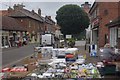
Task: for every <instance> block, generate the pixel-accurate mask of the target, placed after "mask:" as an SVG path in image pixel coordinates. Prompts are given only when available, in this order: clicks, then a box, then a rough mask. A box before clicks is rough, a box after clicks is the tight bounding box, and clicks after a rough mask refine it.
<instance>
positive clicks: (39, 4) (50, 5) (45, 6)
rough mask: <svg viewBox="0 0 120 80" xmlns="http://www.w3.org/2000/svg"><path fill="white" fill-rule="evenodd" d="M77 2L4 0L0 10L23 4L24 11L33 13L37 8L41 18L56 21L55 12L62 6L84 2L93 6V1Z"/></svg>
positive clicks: (0, 4)
mask: <svg viewBox="0 0 120 80" xmlns="http://www.w3.org/2000/svg"><path fill="white" fill-rule="evenodd" d="M79 1H80V2H78V1H74V2H72V1H70V2H68V1H66V2H57V1H54V2H52V1H51V2H48V1H46V2H43V1H34V2H30V1H29V2H27V1H22V2H18V1H16V2H13V0H8V1H7V2H5V0H4V2H2V3H0V6H1V8H0V10H1V9H3V10H4V9H7V8H8V7H9V6H11V7H13V5H14V4H18V3H19V4H21V3H23V4H24V5H25V8H26V9H28V10H30V11H31V10H32V9H33V10H35V12H37V10H38V8H40V9H41V11H42V16H46V15H47V16H51V17H52V19H53V20H54V21H56V20H55V16H56V11H57V10H58V9H59V8H60V7H62V6H63V5H66V4H77V5H79V6H81V4H83V3H84V2H89V3H90V4H93V2H94V0H84V2H83V0H79Z"/></svg>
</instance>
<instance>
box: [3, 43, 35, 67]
mask: <svg viewBox="0 0 120 80" xmlns="http://www.w3.org/2000/svg"><path fill="white" fill-rule="evenodd" d="M35 45H36V44H29V45H26V46H22V47H19V48H11V49H9V48H8V49H3V52H2V66H3V67H4V66H7V65H10V64H14V63H16V62H18V61H20V60H22V59H23V58H25V57H27V56H30V55H32V54H33V53H34V46H35Z"/></svg>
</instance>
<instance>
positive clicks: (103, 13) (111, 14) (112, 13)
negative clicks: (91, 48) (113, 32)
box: [98, 2, 118, 47]
mask: <svg viewBox="0 0 120 80" xmlns="http://www.w3.org/2000/svg"><path fill="white" fill-rule="evenodd" d="M98 7H99V12H100V17H101V20H100V26H99V40H98V43H99V47H103V46H104V45H105V34H107V35H109V32H108V28H107V27H106V26H105V25H106V24H107V23H109V22H110V20H114V19H115V18H117V17H118V3H116V2H100V3H99V6H98ZM108 40H109V39H108Z"/></svg>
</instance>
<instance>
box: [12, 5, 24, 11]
mask: <svg viewBox="0 0 120 80" xmlns="http://www.w3.org/2000/svg"><path fill="white" fill-rule="evenodd" d="M13 7H14V10H21V9H23V7H25V6H24V5H23V4H17V5H16V4H14V6H13Z"/></svg>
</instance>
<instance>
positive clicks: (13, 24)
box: [0, 16, 26, 31]
mask: <svg viewBox="0 0 120 80" xmlns="http://www.w3.org/2000/svg"><path fill="white" fill-rule="evenodd" d="M0 17H2V28H0V29H2V30H12V31H26V28H25V27H24V26H23V25H21V24H20V23H19V21H17V20H16V19H14V18H11V17H8V16H0Z"/></svg>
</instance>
